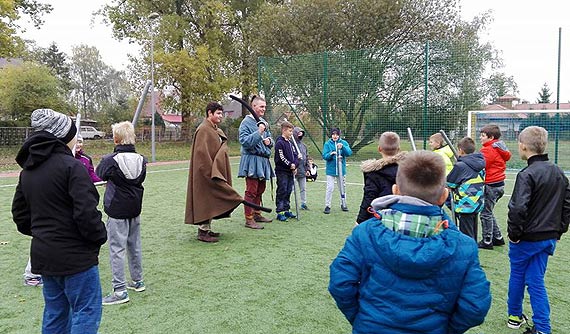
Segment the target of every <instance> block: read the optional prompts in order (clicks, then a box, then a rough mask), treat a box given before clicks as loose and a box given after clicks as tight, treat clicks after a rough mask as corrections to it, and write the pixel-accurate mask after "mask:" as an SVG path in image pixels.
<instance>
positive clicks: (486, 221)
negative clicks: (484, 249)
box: [480, 184, 505, 243]
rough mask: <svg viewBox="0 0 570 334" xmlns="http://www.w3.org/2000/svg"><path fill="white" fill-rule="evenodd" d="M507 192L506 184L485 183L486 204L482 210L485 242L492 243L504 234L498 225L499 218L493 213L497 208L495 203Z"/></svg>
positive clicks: (482, 228) (482, 234)
mask: <svg viewBox="0 0 570 334" xmlns="http://www.w3.org/2000/svg"><path fill="white" fill-rule="evenodd" d="M504 194H505V186H499V187H491V186H489V185H487V184H486V185H485V193H484V196H485V204H484V205H483V211H481V217H480V218H481V237H482V239H483V242H486V243H492V242H493V238H495V239H501V238H502V237H503V236H502V234H501V230H499V226H498V225H497V219H495V215H494V214H493V210H494V209H495V204H497V202H498V201H499V199H501V197H503V195H504Z"/></svg>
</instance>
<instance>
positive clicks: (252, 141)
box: [238, 96, 275, 230]
mask: <svg viewBox="0 0 570 334" xmlns="http://www.w3.org/2000/svg"><path fill="white" fill-rule="evenodd" d="M251 107H252V108H253V110H254V111H255V112H256V114H257V115H258V116H259V118H260V119H261V121H260V122H257V121H256V120H255V118H253V116H252V115H247V116H246V117H244V119H243V121H242V122H241V124H240V126H239V142H240V144H241V151H240V152H241V160H240V162H239V171H238V177H245V196H244V200H246V201H248V202H252V203H255V204H257V205H261V202H262V198H261V197H262V195H263V192H264V191H265V186H266V181H267V180H268V179H269V180H271V178H272V177H274V176H275V173H274V172H273V169H272V168H271V164H270V162H269V157H270V156H271V148H272V147H273V145H274V141H273V139H272V138H271V132H270V131H269V124H268V123H267V122H266V121H265V119H263V116H264V115H265V107H266V103H265V100H264V99H263V98H261V97H259V96H254V97H253V99H252V101H251ZM244 211H245V227H248V228H252V229H256V230H257V229H262V228H263V226H261V225H259V224H258V223H269V222H271V219H268V218H265V217H263V216H262V215H261V214H260V212H259V211H256V210H254V209H253V208H251V207H249V206H244Z"/></svg>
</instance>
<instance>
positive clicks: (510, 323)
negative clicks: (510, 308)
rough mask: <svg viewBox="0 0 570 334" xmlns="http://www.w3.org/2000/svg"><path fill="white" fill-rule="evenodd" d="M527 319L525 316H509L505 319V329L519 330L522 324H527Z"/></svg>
mask: <svg viewBox="0 0 570 334" xmlns="http://www.w3.org/2000/svg"><path fill="white" fill-rule="evenodd" d="M527 320H528V318H527V317H526V315H524V314H521V315H520V317H519V316H517V315H509V318H508V319H507V327H509V328H512V329H519V328H521V326H522V325H523V324H526V323H527Z"/></svg>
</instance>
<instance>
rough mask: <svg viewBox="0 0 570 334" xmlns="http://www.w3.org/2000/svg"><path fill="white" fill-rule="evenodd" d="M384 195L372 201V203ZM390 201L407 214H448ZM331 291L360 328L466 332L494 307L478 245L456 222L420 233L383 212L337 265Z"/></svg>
mask: <svg viewBox="0 0 570 334" xmlns="http://www.w3.org/2000/svg"><path fill="white" fill-rule="evenodd" d="M387 197H391V199H394V198H395V196H394V195H391V196H387ZM382 199H383V198H379V199H377V200H375V201H374V202H373V207H374V209H376V210H378V206H377V201H378V200H382ZM388 207H390V208H391V209H393V210H397V211H401V212H402V213H405V214H406V215H408V218H409V216H412V215H415V216H417V215H421V216H435V215H441V219H446V216H445V215H443V214H442V210H441V208H440V207H438V206H433V205H429V206H425V205H423V206H422V205H412V204H409V203H391V204H389V205H388ZM404 216H405V215H404ZM408 218H406V219H408ZM416 218H417V217H416ZM329 291H330V293H331V295H332V296H333V298H334V299H335V301H336V303H337V306H338V307H339V309H340V310H341V311H342V313H343V314H344V315H345V317H346V319H347V320H348V321H349V322H350V323H351V324H352V328H353V331H352V332H353V333H358V334H361V333H390V334H397V333H399V334H411V333H424V334H426V333H431V334H435V333H438V334H439V333H441V334H450V333H464V332H465V331H467V330H468V329H469V328H471V327H474V326H477V325H479V324H481V323H482V322H483V321H484V319H485V316H486V314H487V312H488V310H489V308H490V306H491V294H490V289H489V282H488V281H487V279H486V277H485V273H484V272H483V270H482V269H481V266H480V264H479V258H478V251H477V244H476V243H475V241H474V240H473V239H471V238H469V237H468V236H466V235H463V234H462V233H461V232H459V231H458V230H457V227H456V226H455V225H453V224H451V223H450V224H449V228H447V229H445V230H443V231H442V232H441V233H438V234H435V235H432V236H429V237H424V238H419V237H411V236H409V235H405V234H402V233H398V232H395V231H393V230H392V229H389V228H387V227H386V226H385V225H384V224H383V223H382V220H381V219H378V218H372V219H369V220H367V221H365V222H364V223H362V224H360V225H358V226H357V227H356V228H354V230H353V232H352V235H351V236H349V237H348V238H347V240H346V243H345V245H344V248H343V249H342V250H341V252H340V253H339V255H338V256H337V258H336V259H335V260H334V261H333V263H332V264H331V267H330V284H329Z"/></svg>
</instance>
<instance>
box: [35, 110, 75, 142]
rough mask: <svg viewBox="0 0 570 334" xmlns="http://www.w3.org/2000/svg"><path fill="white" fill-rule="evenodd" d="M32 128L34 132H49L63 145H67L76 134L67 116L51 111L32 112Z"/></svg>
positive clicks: (73, 125)
mask: <svg viewBox="0 0 570 334" xmlns="http://www.w3.org/2000/svg"><path fill="white" fill-rule="evenodd" d="M32 128H33V129H34V131H46V132H49V133H51V134H52V135H54V136H55V137H57V138H59V139H61V140H62V141H63V142H64V143H69V142H70V141H71V139H73V137H75V134H76V133H77V128H76V127H75V124H73V122H72V121H71V118H69V116H67V115H64V114H62V113H58V112H57V111H53V110H51V109H36V110H34V112H33V113H32Z"/></svg>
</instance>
